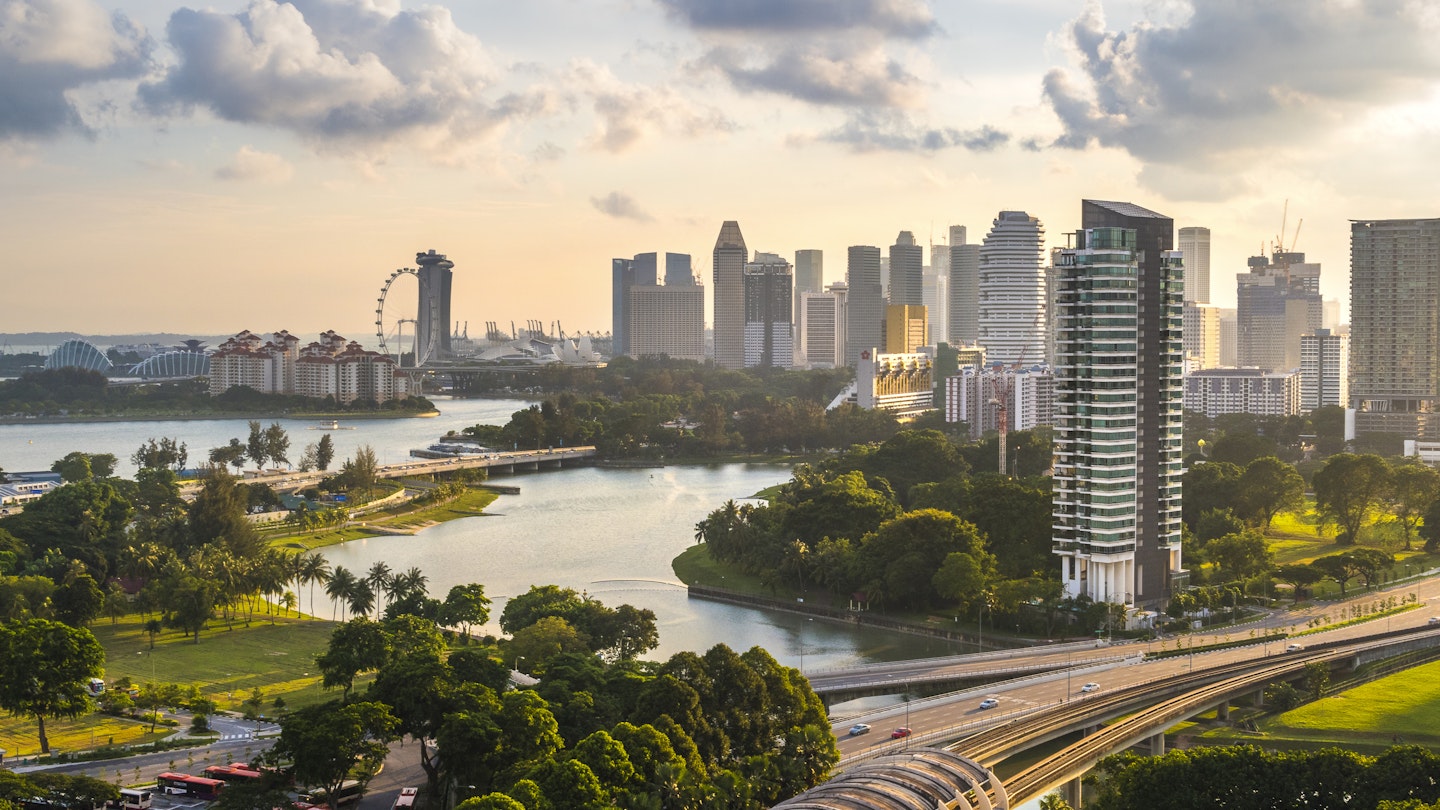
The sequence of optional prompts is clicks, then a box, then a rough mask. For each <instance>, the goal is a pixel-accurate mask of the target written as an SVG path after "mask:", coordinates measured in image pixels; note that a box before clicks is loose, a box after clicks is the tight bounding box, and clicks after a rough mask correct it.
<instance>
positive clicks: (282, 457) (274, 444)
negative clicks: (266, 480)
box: [264, 422, 290, 467]
mask: <svg viewBox="0 0 1440 810" xmlns="http://www.w3.org/2000/svg"><path fill="white" fill-rule="evenodd" d="M264 439H265V455H266V456H268V457H269V458H270V463H272V464H284V465H285V466H286V467H289V466H290V435H289V434H288V433H286V432H285V428H284V426H282V425H281V424H280V423H279V422H271V423H270V427H268V428H266V429H265V436H264Z"/></svg>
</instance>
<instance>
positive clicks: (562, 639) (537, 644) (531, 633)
mask: <svg viewBox="0 0 1440 810" xmlns="http://www.w3.org/2000/svg"><path fill="white" fill-rule="evenodd" d="M567 652H590V645H588V644H586V643H585V640H584V639H582V638H581V637H580V633H579V632H577V631H576V630H575V628H574V627H573V626H571V624H570V623H569V622H567V621H565V620H564V619H562V618H560V617H558V616H545V617H542V618H541V619H539V620H538V621H536V622H535V623H534V624H532V625H530V626H528V627H525V628H523V629H521V630H518V631H516V632H515V633H514V634H513V635H512V636H511V639H510V643H509V644H508V645H506V646H505V654H506V656H507V657H509V658H510V659H511V660H512V661H515V662H517V666H516V669H520V670H521V671H524V672H534V671H536V670H543V669H544V668H545V664H546V663H548V662H549V661H550V659H552V658H554V657H555V656H557V655H560V654H561V653H567ZM522 659H523V660H522ZM518 664H523V665H524V666H523V667H521V666H518Z"/></svg>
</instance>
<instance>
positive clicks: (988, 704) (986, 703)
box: [980, 698, 1000, 709]
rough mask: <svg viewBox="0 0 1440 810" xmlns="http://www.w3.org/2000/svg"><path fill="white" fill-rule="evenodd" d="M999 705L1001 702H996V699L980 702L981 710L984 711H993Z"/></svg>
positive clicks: (986, 699)
mask: <svg viewBox="0 0 1440 810" xmlns="http://www.w3.org/2000/svg"><path fill="white" fill-rule="evenodd" d="M999 705H1000V701H998V700H996V699H995V698H985V699H984V700H982V701H980V708H982V709H993V708H995V707H996V706H999Z"/></svg>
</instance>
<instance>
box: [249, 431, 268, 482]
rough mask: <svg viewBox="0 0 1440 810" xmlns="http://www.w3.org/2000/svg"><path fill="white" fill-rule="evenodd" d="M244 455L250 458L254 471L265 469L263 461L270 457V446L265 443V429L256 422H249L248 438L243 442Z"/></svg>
mask: <svg viewBox="0 0 1440 810" xmlns="http://www.w3.org/2000/svg"><path fill="white" fill-rule="evenodd" d="M245 455H247V456H249V457H250V461H252V462H253V463H254V464H255V467H256V469H262V470H263V469H265V460H266V459H268V458H269V457H270V446H269V445H268V444H267V443H266V442H265V428H264V427H262V426H261V425H260V422H259V421H257V420H251V421H250V437H249V438H248V439H246V440H245Z"/></svg>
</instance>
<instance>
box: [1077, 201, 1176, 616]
mask: <svg viewBox="0 0 1440 810" xmlns="http://www.w3.org/2000/svg"><path fill="white" fill-rule="evenodd" d="M1080 221H1081V227H1082V230H1081V231H1079V232H1078V233H1075V234H1073V235H1072V236H1071V240H1072V241H1071V243H1070V247H1069V248H1067V249H1066V250H1064V251H1062V252H1061V254H1060V256H1059V259H1060V262H1061V274H1060V282H1059V283H1060V289H1059V293H1058V295H1057V302H1058V305H1057V313H1056V314H1057V317H1059V318H1060V328H1059V330H1058V333H1057V334H1058V337H1057V339H1056V353H1057V357H1056V366H1055V468H1054V479H1053V480H1054V492H1055V495H1054V507H1053V508H1054V540H1055V553H1056V554H1057V555H1059V557H1060V561H1061V571H1060V577H1061V581H1062V582H1063V584H1064V586H1065V590H1066V593H1068V594H1069V595H1071V596H1080V595H1082V594H1083V595H1085V596H1088V597H1090V598H1091V599H1095V600H1097V601H1104V602H1117V603H1131V604H1135V605H1137V606H1141V607H1144V608H1147V609H1151V610H1154V609H1163V607H1164V605H1165V603H1166V602H1167V601H1168V599H1169V598H1170V595H1171V593H1172V591H1173V589H1175V588H1178V587H1181V586H1182V585H1183V584H1184V581H1185V573H1184V571H1183V569H1182V568H1181V555H1180V480H1181V472H1182V470H1181V423H1182V408H1181V406H1182V391H1181V382H1182V373H1181V353H1182V351H1183V346H1182V341H1181V329H1182V320H1183V314H1182V306H1183V301H1182V297H1183V294H1184V291H1183V272H1182V270H1181V267H1180V257H1179V254H1178V253H1177V252H1176V251H1173V250H1171V248H1172V245H1173V241H1172V240H1173V239H1174V222H1173V221H1172V220H1171V219H1170V218H1169V217H1166V216H1163V215H1161V214H1157V213H1155V212H1154V211H1149V210H1146V209H1144V208H1141V207H1140V206H1138V205H1133V204H1130V203H1122V202H1101V201H1097V200H1085V201H1084V202H1083V203H1082V204H1081V218H1080Z"/></svg>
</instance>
